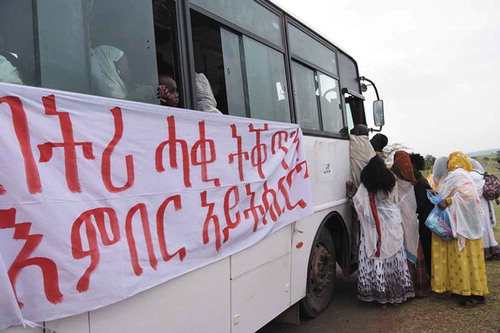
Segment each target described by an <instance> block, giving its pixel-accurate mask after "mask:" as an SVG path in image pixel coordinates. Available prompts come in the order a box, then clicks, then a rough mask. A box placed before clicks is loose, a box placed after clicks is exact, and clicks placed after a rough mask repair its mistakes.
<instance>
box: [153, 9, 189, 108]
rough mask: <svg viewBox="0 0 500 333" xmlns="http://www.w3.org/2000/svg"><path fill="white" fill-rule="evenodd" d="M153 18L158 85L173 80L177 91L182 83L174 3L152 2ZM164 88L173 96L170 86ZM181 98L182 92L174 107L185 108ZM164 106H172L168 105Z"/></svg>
mask: <svg viewBox="0 0 500 333" xmlns="http://www.w3.org/2000/svg"><path fill="white" fill-rule="evenodd" d="M153 17H154V33H155V46H156V62H157V67H158V79H159V83H160V84H165V83H166V82H169V80H173V82H174V83H176V85H177V90H179V89H180V87H182V84H181V83H182V82H181V77H180V70H179V58H178V55H179V53H178V50H179V46H178V41H177V17H176V9H175V1H174V0H153ZM169 78H170V79H169ZM165 88H166V89H167V90H168V89H169V88H170V89H171V90H172V91H170V93H171V94H175V92H173V87H172V84H167V85H166V87H165ZM183 96H184V94H183V92H182V91H180V92H179V93H178V104H176V105H175V106H177V107H184V106H185V100H184V98H183ZM164 104H165V105H169V106H173V105H170V104H169V103H164ZM174 104H175V103H174Z"/></svg>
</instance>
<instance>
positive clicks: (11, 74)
mask: <svg viewBox="0 0 500 333" xmlns="http://www.w3.org/2000/svg"><path fill="white" fill-rule="evenodd" d="M0 82H7V83H16V84H23V80H21V78H20V77H19V72H18V71H17V68H16V67H14V66H13V65H12V64H11V63H10V61H9V60H7V58H5V57H4V56H1V55H0Z"/></svg>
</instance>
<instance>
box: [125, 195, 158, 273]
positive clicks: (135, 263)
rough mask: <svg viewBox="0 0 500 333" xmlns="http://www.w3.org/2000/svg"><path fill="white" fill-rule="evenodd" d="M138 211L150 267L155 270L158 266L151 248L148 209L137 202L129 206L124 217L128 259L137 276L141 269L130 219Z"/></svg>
mask: <svg viewBox="0 0 500 333" xmlns="http://www.w3.org/2000/svg"><path fill="white" fill-rule="evenodd" d="M137 212H139V213H140V214H141V215H140V217H141V222H142V231H143V233H144V240H145V241H146V247H147V250H148V257H149V264H150V265H151V267H152V268H153V269H154V270H156V267H157V266H158V260H157V259H156V255H155V251H154V248H153V241H152V238H151V230H150V228H149V218H148V211H147V209H146V205H145V204H143V203H139V204H137V205H135V206H134V207H132V208H130V210H129V212H128V214H127V218H126V219H125V233H126V235H127V243H128V248H129V252H130V260H131V262H132V268H133V269H134V273H135V275H137V276H139V275H141V274H142V272H143V269H142V267H141V265H139V257H138V255H137V248H136V246H135V237H134V232H133V230H132V221H133V218H134V215H135V214H136V213H137Z"/></svg>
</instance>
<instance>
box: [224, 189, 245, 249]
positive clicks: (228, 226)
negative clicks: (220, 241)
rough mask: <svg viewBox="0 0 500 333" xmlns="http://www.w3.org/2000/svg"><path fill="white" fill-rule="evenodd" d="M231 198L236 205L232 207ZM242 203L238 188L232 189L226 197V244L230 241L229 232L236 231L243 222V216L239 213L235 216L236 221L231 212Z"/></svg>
mask: <svg viewBox="0 0 500 333" xmlns="http://www.w3.org/2000/svg"><path fill="white" fill-rule="evenodd" d="M231 197H233V198H234V199H233V201H234V203H233V204H232V205H231V203H230V201H231ZM239 202H240V192H239V189H238V186H233V187H231V188H230V189H229V190H228V191H227V192H226V195H224V216H225V217H226V227H225V228H224V229H223V230H222V233H223V234H224V243H225V242H227V240H228V239H229V230H230V229H235V228H236V227H237V226H238V224H240V222H241V214H240V212H239V211H237V212H236V213H235V214H234V220H233V219H232V218H231V210H232V209H234V208H236V207H237V206H238V204H239Z"/></svg>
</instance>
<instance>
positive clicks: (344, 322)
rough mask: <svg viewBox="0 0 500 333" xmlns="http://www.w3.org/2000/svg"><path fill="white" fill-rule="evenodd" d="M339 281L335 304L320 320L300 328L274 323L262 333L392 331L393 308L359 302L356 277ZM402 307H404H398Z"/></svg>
mask: <svg viewBox="0 0 500 333" xmlns="http://www.w3.org/2000/svg"><path fill="white" fill-rule="evenodd" d="M338 273H340V272H338ZM335 282H336V283H337V285H336V287H335V297H334V299H333V302H332V304H331V305H330V307H329V308H328V309H327V310H326V311H325V312H324V313H322V314H321V315H320V316H319V317H318V318H315V319H313V320H304V319H301V323H300V326H297V325H292V324H280V323H274V322H271V323H270V324H268V325H266V326H264V327H263V328H262V329H261V330H259V331H258V333H285V332H286V333H305V332H315V333H323V332H324V333H326V332H346V333H356V332H391V330H390V329H388V328H390V327H392V326H393V325H392V320H393V316H392V315H391V306H389V307H388V308H387V309H382V308H380V306H377V305H376V304H369V303H365V302H361V301H358V300H357V298H356V288H357V275H356V274H354V275H353V276H351V277H350V278H349V279H346V278H344V277H342V276H341V273H340V274H338V275H337V280H336V281H335ZM400 306H404V304H402V305H398V306H397V307H400ZM393 307H394V306H393Z"/></svg>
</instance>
